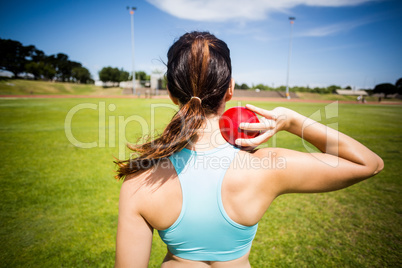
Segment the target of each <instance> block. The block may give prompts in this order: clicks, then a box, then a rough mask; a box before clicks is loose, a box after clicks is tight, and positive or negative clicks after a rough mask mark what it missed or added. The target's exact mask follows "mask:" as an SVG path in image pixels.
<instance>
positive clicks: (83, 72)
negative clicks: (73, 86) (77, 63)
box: [71, 67, 91, 84]
mask: <svg viewBox="0 0 402 268" xmlns="http://www.w3.org/2000/svg"><path fill="white" fill-rule="evenodd" d="M71 74H72V77H73V78H74V79H75V80H76V81H79V82H80V83H83V84H86V83H88V82H90V81H91V73H90V72H89V71H88V69H87V68H84V67H74V68H73V69H72V70H71Z"/></svg>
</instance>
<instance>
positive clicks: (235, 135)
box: [219, 107, 260, 149]
mask: <svg viewBox="0 0 402 268" xmlns="http://www.w3.org/2000/svg"><path fill="white" fill-rule="evenodd" d="M259 122H260V121H259V120H258V117H257V115H256V114H255V113H254V112H252V111H250V110H248V109H246V108H245V107H233V108H230V109H228V110H227V111H226V112H224V113H223V115H222V117H221V118H220V119H219V128H220V130H221V133H222V136H223V138H224V139H225V140H226V141H227V142H229V143H230V144H232V145H235V146H237V145H236V144H235V141H236V139H251V138H255V137H257V136H258V135H259V134H260V132H259V131H249V130H243V129H240V128H239V125H240V123H259ZM241 148H242V147H241ZM243 149H249V148H243Z"/></svg>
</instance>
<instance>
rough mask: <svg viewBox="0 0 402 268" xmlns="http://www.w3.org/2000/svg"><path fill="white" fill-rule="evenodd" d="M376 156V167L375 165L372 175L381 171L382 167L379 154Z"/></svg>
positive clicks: (382, 162) (382, 161)
mask: <svg viewBox="0 0 402 268" xmlns="http://www.w3.org/2000/svg"><path fill="white" fill-rule="evenodd" d="M377 158H378V159H377V167H376V169H375V170H374V173H373V176H374V175H377V174H378V173H380V172H381V170H383V169H384V160H382V158H381V157H379V156H377Z"/></svg>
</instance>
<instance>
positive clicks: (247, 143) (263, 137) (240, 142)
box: [235, 131, 274, 147]
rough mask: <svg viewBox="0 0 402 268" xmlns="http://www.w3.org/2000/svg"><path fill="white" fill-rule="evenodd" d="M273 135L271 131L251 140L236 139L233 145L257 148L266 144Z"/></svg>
mask: <svg viewBox="0 0 402 268" xmlns="http://www.w3.org/2000/svg"><path fill="white" fill-rule="evenodd" d="M273 134H274V132H273V131H267V132H265V133H263V134H261V135H259V136H257V137H255V138H252V139H236V141H235V143H236V145H238V146H242V147H250V146H258V145H260V144H262V143H264V142H266V141H267V140H268V139H269V138H270V137H272V136H273Z"/></svg>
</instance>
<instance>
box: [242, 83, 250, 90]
mask: <svg viewBox="0 0 402 268" xmlns="http://www.w3.org/2000/svg"><path fill="white" fill-rule="evenodd" d="M240 89H249V86H248V85H247V84H246V83H243V84H241V86H240Z"/></svg>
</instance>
